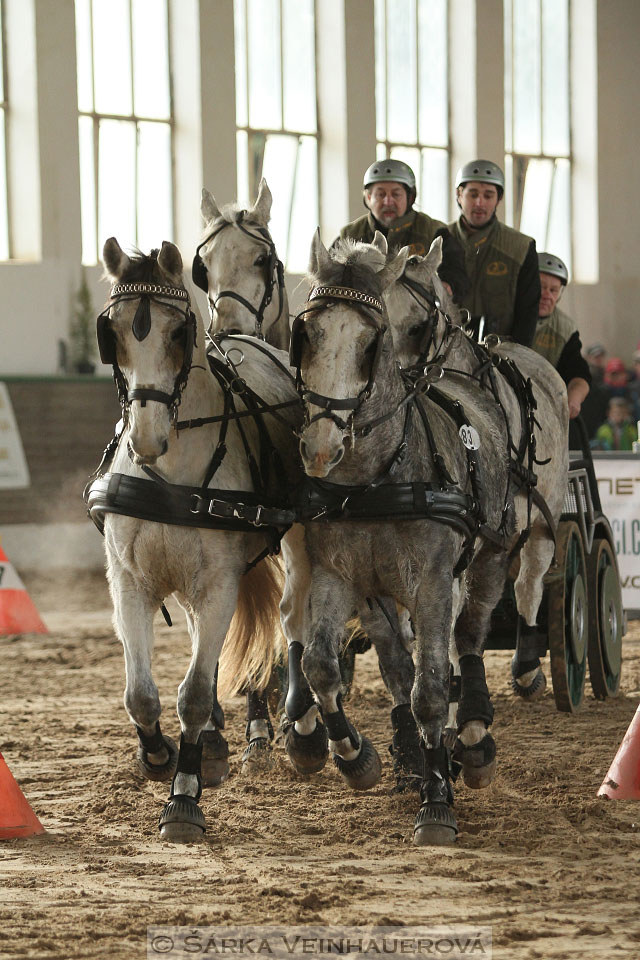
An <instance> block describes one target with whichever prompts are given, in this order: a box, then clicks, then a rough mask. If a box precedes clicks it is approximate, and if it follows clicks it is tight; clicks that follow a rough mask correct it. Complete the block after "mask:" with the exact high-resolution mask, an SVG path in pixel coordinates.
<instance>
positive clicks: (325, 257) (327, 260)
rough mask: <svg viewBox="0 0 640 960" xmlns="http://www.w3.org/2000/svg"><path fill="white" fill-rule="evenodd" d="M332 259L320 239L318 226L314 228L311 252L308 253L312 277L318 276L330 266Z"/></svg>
mask: <svg viewBox="0 0 640 960" xmlns="http://www.w3.org/2000/svg"><path fill="white" fill-rule="evenodd" d="M331 263H332V260H331V257H330V256H329V251H328V250H327V248H326V247H325V245H324V243H323V242H322V240H321V239H320V227H317V228H316V232H315V233H314V235H313V240H312V241H311V253H310V254H309V273H311V274H313V276H314V277H317V276H319V275H320V274H321V273H322V271H323V270H326V269H327V267H329V266H331Z"/></svg>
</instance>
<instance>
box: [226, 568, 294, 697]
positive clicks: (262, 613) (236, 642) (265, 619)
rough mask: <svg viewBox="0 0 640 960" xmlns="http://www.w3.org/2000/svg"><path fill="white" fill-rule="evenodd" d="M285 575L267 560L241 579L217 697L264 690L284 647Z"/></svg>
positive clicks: (281, 656) (227, 638) (228, 634)
mask: <svg viewBox="0 0 640 960" xmlns="http://www.w3.org/2000/svg"><path fill="white" fill-rule="evenodd" d="M283 585H284V573H283V570H282V567H281V566H280V563H279V561H278V560H277V559H275V557H266V558H265V559H264V560H261V561H260V563H258V564H257V565H256V566H255V567H253V568H252V569H251V570H249V572H248V573H246V574H245V575H244V576H243V577H242V578H241V580H240V588H239V591H238V605H237V607H236V612H235V613H234V615H233V618H232V620H231V624H230V626H229V630H228V633H227V636H226V638H225V641H224V645H223V647H222V654H221V656H220V667H219V671H218V695H219V697H220V699H222V698H223V697H233V696H235V695H236V694H238V693H239V692H240V691H241V690H243V689H244V688H245V687H247V686H251V688H252V689H254V690H259V691H261V692H262V691H264V690H265V689H266V687H267V685H268V683H269V678H270V677H271V671H272V669H273V667H274V665H275V664H276V663H277V662H278V661H280V660H282V658H283V652H284V648H285V643H284V637H283V634H282V630H281V627H280V598H281V597H282V588H283Z"/></svg>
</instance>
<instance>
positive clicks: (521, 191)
mask: <svg viewBox="0 0 640 960" xmlns="http://www.w3.org/2000/svg"><path fill="white" fill-rule="evenodd" d="M503 2H504V19H505V24H504V31H505V51H504V54H505V207H506V211H505V214H506V220H507V222H508V223H509V224H511V225H512V226H513V227H515V229H516V230H520V229H522V227H521V223H522V213H523V206H524V198H525V187H526V177H527V172H528V170H529V167H530V165H531V163H532V162H536V161H537V162H541V163H550V164H552V165H553V166H552V171H551V182H550V187H549V203H548V206H547V210H546V222H545V238H544V243H543V245H542V246H538V249H540V250H544V249H547V241H548V238H549V229H550V224H551V214H552V204H553V196H554V187H555V183H556V177H557V176H558V172H559V165H560V164H561V163H566V164H568V191H569V193H568V223H567V232H568V241H569V249H568V250H567V251H564V259H566V260H567V265H568V267H569V270H571V265H572V264H573V263H574V262H575V256H574V253H575V250H574V235H573V229H572V223H573V175H572V174H573V165H574V152H573V116H572V106H573V97H572V93H573V91H572V80H573V63H572V45H571V18H572V2H571V0H566V3H567V38H566V58H567V59H566V77H567V89H566V97H567V131H566V132H567V140H568V150H567V151H566V153H560V152H555V153H550V152H549V153H545V151H544V147H545V144H544V116H545V54H544V34H543V24H544V18H543V0H536V2H537V5H538V18H539V24H540V30H539V46H538V50H537V62H538V78H537V79H538V84H539V91H538V93H539V110H540V113H539V117H538V120H539V124H540V151H538V152H534V151H524V150H522V151H520V150H516V149H515V135H514V134H515V125H516V118H515V109H514V87H515V71H516V65H515V42H514V20H515V18H514V7H515V4H516V3H517V0H503ZM525 227H526V224H525ZM554 252H556V253H558V252H557V251H554ZM558 255H559V253H558Z"/></svg>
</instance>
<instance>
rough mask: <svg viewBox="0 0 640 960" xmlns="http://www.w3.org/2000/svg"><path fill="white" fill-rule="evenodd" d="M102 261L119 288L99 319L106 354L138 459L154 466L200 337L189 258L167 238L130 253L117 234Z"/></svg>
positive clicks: (102, 351) (165, 441)
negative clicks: (186, 274) (156, 246)
mask: <svg viewBox="0 0 640 960" xmlns="http://www.w3.org/2000/svg"><path fill="white" fill-rule="evenodd" d="M103 263H104V268H105V277H106V278H107V279H108V280H110V281H111V284H112V286H111V294H110V297H109V300H108V301H107V304H106V306H105V309H104V311H103V312H102V314H101V315H100V317H99V318H98V343H99V346H100V354H101V357H102V360H103V362H107V363H112V364H113V367H114V375H115V380H116V384H117V386H118V392H119V395H120V400H121V402H122V405H123V409H124V413H125V420H126V421H127V423H128V427H129V436H128V440H129V447H130V450H131V454H132V456H133V459H134V461H135V462H136V463H138V464H152V463H155V462H156V460H157V459H158V457H161V456H162V455H163V454H164V453H166V451H167V448H168V441H169V432H170V429H171V426H172V423H173V421H174V419H175V417H176V414H177V408H178V404H179V402H180V397H181V393H182V390H183V389H184V386H185V384H186V381H187V377H188V375H189V370H190V368H191V363H192V359H193V351H194V346H195V341H196V318H195V315H194V314H193V313H192V311H191V306H190V300H189V294H188V292H187V290H186V289H185V286H184V283H183V280H182V257H181V255H180V251H179V250H178V248H177V247H176V246H175V245H174V244H173V243H168V242H166V241H165V242H163V244H162V248H161V249H160V250H152V251H151V253H150V254H149V255H148V256H145V255H143V254H136V255H134V256H132V257H129V256H128V255H127V254H126V253H124V251H123V250H122V249H121V247H120V245H119V244H118V241H117V240H116V239H115V237H111V238H110V239H109V240H107V242H106V243H105V245H104V250H103ZM200 349H202V345H201V347H200Z"/></svg>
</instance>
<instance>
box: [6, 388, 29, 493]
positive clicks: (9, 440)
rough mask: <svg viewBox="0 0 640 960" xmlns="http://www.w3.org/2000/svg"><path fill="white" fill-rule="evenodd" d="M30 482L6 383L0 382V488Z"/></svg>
mask: <svg viewBox="0 0 640 960" xmlns="http://www.w3.org/2000/svg"><path fill="white" fill-rule="evenodd" d="M30 484H31V479H30V477H29V468H28V466H27V460H26V458H25V455H24V450H23V449H22V440H21V439H20V431H19V430H18V424H17V423H16V418H15V416H14V414H13V407H12V406H11V400H10V399H9V391H8V390H7V385H6V383H0V489H1V490H17V489H20V488H22V487H28V486H30Z"/></svg>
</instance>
